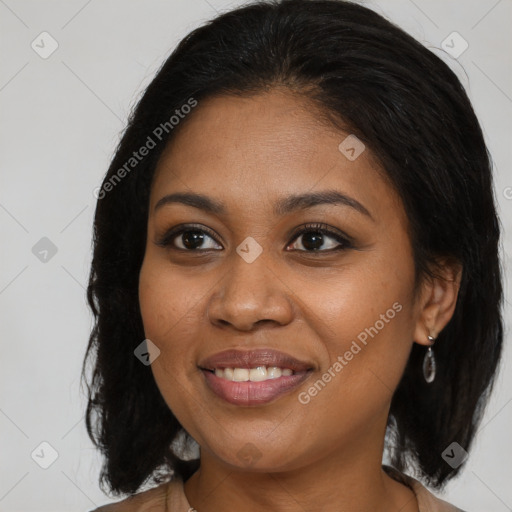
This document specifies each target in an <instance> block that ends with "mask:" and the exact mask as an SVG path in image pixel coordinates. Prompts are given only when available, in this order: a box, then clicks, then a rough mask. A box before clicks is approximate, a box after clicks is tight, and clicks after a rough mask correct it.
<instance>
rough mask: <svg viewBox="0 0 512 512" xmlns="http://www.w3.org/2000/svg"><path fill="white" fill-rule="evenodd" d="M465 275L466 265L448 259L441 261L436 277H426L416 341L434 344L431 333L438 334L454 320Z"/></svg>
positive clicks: (415, 335) (434, 335)
mask: <svg viewBox="0 0 512 512" xmlns="http://www.w3.org/2000/svg"><path fill="white" fill-rule="evenodd" d="M461 277H462V265H461V264H460V263H458V262H454V261H451V260H447V259H445V260H440V261H439V262H438V266H437V267H436V277H430V276H427V277H426V278H425V279H424V281H423V283H422V285H421V292H420V300H419V302H418V307H419V311H418V315H419V316H417V321H416V327H415V330H414V341H415V342H416V343H419V344H420V345H430V344H431V343H430V341H429V339H428V336H429V335H430V336H432V337H434V338H437V337H438V335H439V333H440V332H441V331H442V330H443V329H444V328H445V326H446V324H447V323H448V322H449V321H450V319H451V318H452V316H453V312H454V311H455V306H456V304H457V297H458V294H459V288H460V280H461Z"/></svg>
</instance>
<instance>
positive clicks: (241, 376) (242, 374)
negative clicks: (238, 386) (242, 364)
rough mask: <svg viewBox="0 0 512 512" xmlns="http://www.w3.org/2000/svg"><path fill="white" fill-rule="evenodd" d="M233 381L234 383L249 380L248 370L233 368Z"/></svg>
mask: <svg viewBox="0 0 512 512" xmlns="http://www.w3.org/2000/svg"><path fill="white" fill-rule="evenodd" d="M233 380H234V381H235V382H245V381H246V380H249V370H248V369H247V368H233Z"/></svg>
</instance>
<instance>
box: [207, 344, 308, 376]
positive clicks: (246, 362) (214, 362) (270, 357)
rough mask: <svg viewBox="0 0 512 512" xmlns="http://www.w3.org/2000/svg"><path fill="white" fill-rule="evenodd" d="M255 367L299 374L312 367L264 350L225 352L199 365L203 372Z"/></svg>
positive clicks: (287, 355)
mask: <svg viewBox="0 0 512 512" xmlns="http://www.w3.org/2000/svg"><path fill="white" fill-rule="evenodd" d="M257 366H277V367H279V368H290V369H291V370H294V371H296V372H300V371H305V370H310V369H312V368H313V366H314V365H312V364H311V363H308V362H305V361H300V360H299V359H296V358H295V357H293V356H291V355H289V354H286V353H284V352H280V351H278V350H272V349H266V348H263V349H253V350H243V351H242V350H237V349H230V350H225V351H223V352H218V353H217V354H213V355H212V356H209V357H207V358H206V359H203V360H202V361H201V362H200V363H199V367H200V368H202V369H204V370H215V369H216V368H255V367H257Z"/></svg>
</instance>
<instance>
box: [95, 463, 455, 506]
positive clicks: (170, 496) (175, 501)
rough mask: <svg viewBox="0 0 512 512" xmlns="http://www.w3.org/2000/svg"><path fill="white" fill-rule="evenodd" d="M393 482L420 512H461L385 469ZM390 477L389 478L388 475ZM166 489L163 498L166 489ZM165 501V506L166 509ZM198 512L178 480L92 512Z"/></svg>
mask: <svg viewBox="0 0 512 512" xmlns="http://www.w3.org/2000/svg"><path fill="white" fill-rule="evenodd" d="M386 469H387V471H388V473H392V476H393V478H395V479H396V480H398V481H400V482H402V483H404V484H405V485H407V486H408V487H410V488H411V489H412V491H413V492H414V494H415V495H416V499H417V500H418V505H419V512H463V511H462V510H461V509H459V508H457V507H455V506H453V505H450V504H449V503H447V502H446V501H443V500H441V499H440V498H437V497H436V496H435V495H434V494H432V493H431V492H430V491H429V490H428V489H427V488H426V487H424V486H423V485H422V484H421V483H420V482H419V481H418V480H416V479H414V478H412V477H410V476H408V475H405V474H403V473H400V472H398V471H397V470H395V469H393V468H389V467H387V468H386ZM390 476H391V474H390ZM167 485H168V486H169V489H168V492H167V497H166V492H165V491H166V486H167ZM166 499H167V506H166V503H165V502H166ZM165 511H167V512H197V511H196V510H195V509H194V508H192V507H191V506H190V504H189V502H188V501H187V497H186V496H185V492H184V490H183V480H181V478H177V479H175V480H172V481H171V482H170V483H169V484H162V485H160V486H158V487H155V488H154V489H150V490H149V491H145V492H142V493H140V494H136V495H134V496H130V497H129V498H127V499H125V500H123V501H119V502H117V503H111V504H110V505H105V506H103V507H100V508H97V509H95V510H93V511H91V512H165Z"/></svg>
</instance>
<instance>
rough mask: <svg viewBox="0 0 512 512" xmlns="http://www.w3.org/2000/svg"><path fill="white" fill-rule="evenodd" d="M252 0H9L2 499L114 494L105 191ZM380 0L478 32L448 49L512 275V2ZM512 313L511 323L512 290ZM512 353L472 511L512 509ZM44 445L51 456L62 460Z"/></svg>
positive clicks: (393, 14)
mask: <svg viewBox="0 0 512 512" xmlns="http://www.w3.org/2000/svg"><path fill="white" fill-rule="evenodd" d="M241 4H242V2H240V1H236V2H228V1H222V0H208V1H206V0H172V1H162V0H160V1H158V0H152V1H145V2H141V1H133V0H132V1H126V0H125V1H122V0H103V1H101V2H100V1H99V0H89V1H86V0H72V1H69V0H68V1H66V2H65V1H57V0H53V1H50V0H18V1H16V0H0V38H1V45H2V54H1V71H0V108H1V123H0V130H1V133H0V162H1V176H2V186H1V188H0V223H1V224H0V225H1V229H2V264H1V267H0V268H1V270H0V310H1V311H2V321H1V324H0V326H1V327H0V328H1V344H2V345H1V347H2V357H1V361H0V365H1V367H0V386H1V387H0V390H1V394H0V435H1V437H0V454H1V455H0V460H1V480H0V511H3V512H5V511H9V512H15V511H23V512H28V511H34V512H36V511H37V512H45V511H48V512H49V511H52V512H57V511H67V512H69V511H85V510H90V509H91V508H93V507H94V506H97V505H100V504H103V503H106V502H109V500H108V499H107V498H106V497H105V496H104V495H103V494H102V493H101V491H100V490H99V488H98V485H97V477H98V473H99V467H100V460H99V457H98V455H97V454H96V453H95V450H94V448H93V446H92V444H91V443H90V441H89V439H88V437H87V435H86V432H85V426H84V423H83V414H84V408H85V399H84V396H83V395H82V394H81V392H80V387H79V377H80V368H81V362H82V358H83V355H84V351H85V347H86V343H87V339H88V335H89V331H90V328H91V325H92V317H91V315H90V313H89V310H88V308H87V307H86V302H85V286H86V283H87V277H88V272H89V263H90V257H91V252H90V248H91V226H92V218H93V213H94V207H95V197H94V195H93V190H94V189H95V188H96V187H97V186H98V185H99V184H100V183H101V180H102V176H103V175H104V173H105V172H106V169H107V167H108V164H109V161H110V159H111V156H112V154H113V151H114V148H115V145H116V143H117V141H118V140H119V136H120V133H121V132H122V130H123V128H124V126H125V122H126V118H127V115H128V113H129V110H130V108H131V107H132V106H133V104H134V103H135V102H136V101H137V99H138V98H139V96H140V93H141V91H143V89H144V87H145V86H147V84H148V83H149V82H150V80H151V78H152V77H153V75H154V73H155V71H156V70H157V68H158V67H159V66H160V64H161V63H162V62H163V60H164V58H165V57H166V56H167V55H168V53H169V52H170V50H171V49H172V48H174V46H175V45H176V43H177V42H178V41H179V40H180V39H181V38H182V37H183V36H185V35H186V34H187V33H188V32H189V31H190V30H192V29H193V28H195V27H197V26H198V25H200V24H202V23H203V22H204V21H206V20H207V19H209V18H210V17H212V16H214V15H215V14H216V12H220V11H223V10H226V9H228V8H230V7H234V6H236V5H241ZM367 5H369V6H372V7H373V8H375V9H376V10H377V11H378V12H380V13H383V14H385V15H387V16H388V17H389V18H390V19H392V20H393V21H395V22H396V23H397V24H399V25H400V26H402V27H403V28H405V29H406V30H407V31H408V32H410V33H411V34H412V35H413V36H415V37H416V38H417V39H419V40H420V41H422V42H424V43H425V44H426V45H427V46H429V47H437V48H440V47H441V45H442V41H443V40H445V38H446V37H447V36H448V35H449V34H451V33H452V32H453V31H457V32H458V33H459V34H461V36H462V37H463V38H464V39H465V40H466V41H467V42H468V43H469V48H468V49H467V50H466V51H465V52H464V53H463V54H462V55H461V56H460V57H459V58H458V59H454V58H451V57H449V56H448V55H447V54H444V57H443V58H444V59H446V61H448V62H450V65H451V67H452V69H454V70H455V72H456V73H457V74H458V76H459V77H460V78H461V79H462V81H463V83H464V85H465V86H466V87H467V89H468V92H469V95H470V97H471V99H472V101H473V104H474V107H475V110H476V112H477V115H478V116H479V118H480V120H481V123H482V124H483V128H484V131H485V135H486V139H487V143H488V146H489V149H490V151H491V153H492V155H493V159H494V162H495V171H496V175H495V176H496V178H495V185H496V195H497V198H498V201H499V208H500V215H501V219H502V223H503V225H504V228H505V238H504V242H503V246H504V247H503V249H504V250H503V252H504V255H503V257H504V266H505V269H506V273H507V276H510V268H511V261H510V256H508V254H510V245H511V227H512V226H511V221H510V219H511V218H512V215H511V213H512V173H511V171H510V162H511V154H510V148H511V142H512V141H511V133H512V129H511V121H510V120H511V115H512V99H511V97H512V75H511V70H510V64H509V62H510V61H509V59H510V54H511V50H512V48H511V47H512V44H511V43H512V37H511V30H510V22H511V20H512V1H511V0H500V1H497V0H480V1H478V2H477V1H475V2H469V1H465V0H457V1H455V0H452V1H443V0H436V1H432V0H430V1H427V0H414V1H413V0H380V1H377V2H368V3H367ZM43 31H47V32H49V33H50V34H51V36H52V37H53V38H54V39H55V40H56V41H57V42H58V45H59V46H58V49H57V50H56V51H55V53H53V54H52V55H51V56H50V57H48V58H47V59H43V58H41V57H40V56H39V55H38V53H36V52H35V51H34V50H33V49H32V48H31V43H32V41H34V40H36V43H37V42H38V41H40V38H38V36H39V34H41V32H43ZM457 44H458V43H457ZM39 45H40V46H42V44H41V43H40V42H39ZM45 48H46V49H48V48H49V43H48V40H47V41H46V43H45ZM436 53H437V54H439V55H441V54H443V52H441V51H439V50H436ZM466 73H467V76H466ZM509 187H510V188H509ZM42 237H48V238H49V239H50V240H51V241H52V242H53V244H55V246H56V247H57V253H56V254H55V255H54V256H53V257H51V258H50V257H49V256H50V255H49V256H48V261H47V262H46V263H45V262H42V261H40V259H38V258H37V257H36V256H35V255H34V254H33V252H32V248H33V246H34V245H35V244H36V243H37V242H38V241H39V240H40V239H41V238H42ZM508 280H510V279H508ZM509 289H510V286H509V285H507V288H506V291H507V296H509V293H508V292H509ZM505 318H506V322H507V325H510V318H511V308H510V305H509V303H508V302H507V305H506V314H505ZM509 340H510V334H509V329H507V342H508V341H509ZM511 358H512V355H511V351H510V346H509V343H507V346H506V350H505V359H504V364H503V367H502V372H501V374H500V377H499V380H498V383H497V387H496V391H495V394H494V395H493V398H492V401H491V403H490V405H489V408H488V410H487V413H486V416H485V419H484V421H483V423H482V427H481V429H480V432H479V434H478V437H477V440H476V444H475V447H474V450H473V452H472V453H471V455H470V458H469V461H468V464H467V467H466V468H465V471H464V472H463V474H462V475H461V477H460V478H459V479H458V480H456V481H454V482H453V483H451V484H450V485H449V487H448V489H447V493H446V495H445V496H446V498H445V499H447V500H449V501H451V502H453V503H455V504H456V505H458V506H459V507H461V508H463V509H465V510H467V511H468V512H483V511H485V512H504V511H507V510H512V508H511V507H512V485H511V483H512V470H511V466H512V464H511V461H512V440H511V435H510V432H511V425H512V404H511V401H512V385H511V384H512V372H511ZM44 441H45V442H47V443H49V444H50V445H51V446H52V447H53V448H54V449H55V450H56V451H57V452H58V458H57V459H56V460H55V462H54V463H53V464H52V465H51V466H50V467H49V468H48V469H42V468H41V467H39V465H38V464H36V462H34V460H33V459H32V458H31V453H32V452H33V451H34V449H36V448H38V447H39V446H40V443H41V442H44ZM42 450H43V451H41V448H38V450H36V454H39V459H38V460H39V461H43V462H44V460H47V461H48V460H49V459H48V457H49V456H50V451H49V449H48V448H44V446H43V448H42ZM35 457H37V455H35Z"/></svg>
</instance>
